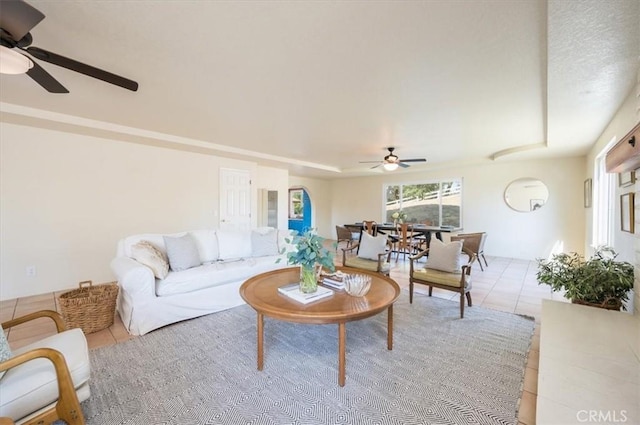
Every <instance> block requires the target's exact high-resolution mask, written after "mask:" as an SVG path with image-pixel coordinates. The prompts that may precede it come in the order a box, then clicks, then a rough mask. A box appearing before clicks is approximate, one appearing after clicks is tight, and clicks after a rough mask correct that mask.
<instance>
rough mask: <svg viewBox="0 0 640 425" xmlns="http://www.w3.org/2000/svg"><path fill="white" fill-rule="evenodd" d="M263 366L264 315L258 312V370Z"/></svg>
mask: <svg viewBox="0 0 640 425" xmlns="http://www.w3.org/2000/svg"><path fill="white" fill-rule="evenodd" d="M263 366H264V316H263V315H262V314H261V313H258V370H262V367H263Z"/></svg>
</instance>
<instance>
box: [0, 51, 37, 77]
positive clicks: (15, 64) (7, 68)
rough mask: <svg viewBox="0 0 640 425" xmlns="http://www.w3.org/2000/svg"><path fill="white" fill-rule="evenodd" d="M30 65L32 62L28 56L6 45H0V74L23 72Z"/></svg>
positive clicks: (30, 66) (29, 67)
mask: <svg viewBox="0 0 640 425" xmlns="http://www.w3.org/2000/svg"><path fill="white" fill-rule="evenodd" d="M32 67H33V62H31V59H29V58H28V57H26V56H24V55H21V54H20V53H18V52H16V51H14V50H13V49H10V48H8V47H6V46H0V74H24V73H25V72H27V71H28V70H30V69H31V68H32Z"/></svg>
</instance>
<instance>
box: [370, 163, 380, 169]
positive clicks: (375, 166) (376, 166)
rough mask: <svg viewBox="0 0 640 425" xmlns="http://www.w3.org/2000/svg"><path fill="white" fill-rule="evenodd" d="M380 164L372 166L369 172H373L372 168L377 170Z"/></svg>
mask: <svg viewBox="0 0 640 425" xmlns="http://www.w3.org/2000/svg"><path fill="white" fill-rule="evenodd" d="M381 165H382V164H378V165H374V166H373V167H371V170H373V169H374V168H378V167H379V166H381Z"/></svg>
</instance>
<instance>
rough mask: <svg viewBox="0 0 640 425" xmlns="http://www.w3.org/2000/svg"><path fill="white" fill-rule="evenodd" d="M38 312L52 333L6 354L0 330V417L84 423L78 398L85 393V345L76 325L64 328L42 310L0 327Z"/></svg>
mask: <svg viewBox="0 0 640 425" xmlns="http://www.w3.org/2000/svg"><path fill="white" fill-rule="evenodd" d="M41 317H45V318H49V319H51V320H53V321H54V323H55V324H56V329H57V332H58V333H56V334H55V335H52V336H49V337H46V338H44V339H41V340H39V341H37V342H34V343H31V344H28V345H26V346H24V347H20V348H18V349H15V350H13V352H12V353H9V352H8V351H9V349H8V344H7V342H6V338H5V337H4V332H3V334H2V335H0V338H1V339H2V341H0V344H3V347H4V349H3V350H2V352H3V353H7V354H10V357H9V358H8V359H7V360H4V361H0V374H1V376H0V417H8V418H11V420H13V421H15V422H16V423H19V424H41V423H47V424H48V423H52V422H54V421H56V420H63V421H65V422H66V423H67V424H69V425H79V424H84V423H85V422H84V416H83V414H82V409H81V407H80V402H81V401H84V400H86V399H88V398H89V395H90V391H89V372H90V365H89V350H88V347H87V340H86V338H85V336H84V333H82V330H81V329H79V328H76V329H71V330H65V325H64V321H63V319H62V316H60V314H58V313H57V312H55V311H51V310H43V311H39V312H36V313H31V314H28V315H26V316H23V317H20V318H17V319H13V320H9V321H7V322H4V323H2V328H3V329H9V328H11V327H13V326H16V325H19V324H21V323H25V322H27V321H30V320H34V319H38V318H41Z"/></svg>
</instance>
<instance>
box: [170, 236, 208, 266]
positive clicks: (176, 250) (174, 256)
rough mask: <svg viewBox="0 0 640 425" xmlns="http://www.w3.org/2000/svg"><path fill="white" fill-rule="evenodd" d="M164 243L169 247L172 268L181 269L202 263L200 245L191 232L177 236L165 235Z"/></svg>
mask: <svg viewBox="0 0 640 425" xmlns="http://www.w3.org/2000/svg"><path fill="white" fill-rule="evenodd" d="M164 245H165V246H166V248H167V257H169V264H170V265H171V270H173V271H181V270H186V269H190V268H191V267H195V266H199V265H200V264H201V263H200V254H199V253H198V246H197V245H196V241H195V240H194V239H193V236H191V235H190V234H189V233H187V234H185V235H184V236H180V237H177V238H176V237H171V236H165V237H164Z"/></svg>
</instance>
